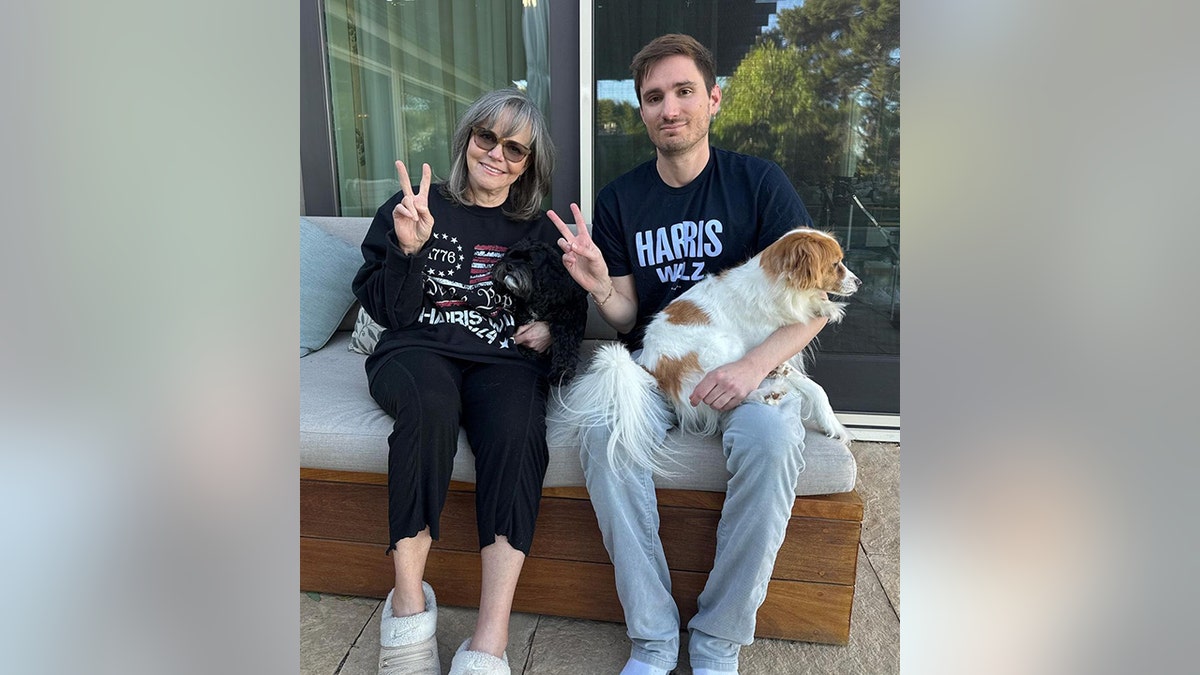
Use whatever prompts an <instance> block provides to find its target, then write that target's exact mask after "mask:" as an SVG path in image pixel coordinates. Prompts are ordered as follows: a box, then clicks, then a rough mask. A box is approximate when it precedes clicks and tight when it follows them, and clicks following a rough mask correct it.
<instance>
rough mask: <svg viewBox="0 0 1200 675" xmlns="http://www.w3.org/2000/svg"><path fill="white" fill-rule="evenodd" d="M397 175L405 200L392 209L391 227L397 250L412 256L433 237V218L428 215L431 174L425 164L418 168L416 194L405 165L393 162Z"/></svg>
mask: <svg viewBox="0 0 1200 675" xmlns="http://www.w3.org/2000/svg"><path fill="white" fill-rule="evenodd" d="M396 171H397V172H398V173H399V174H400V189H401V190H402V191H403V192H404V198H403V199H401V200H400V203H399V204H396V208H394V209H392V224H393V226H394V227H395V229H396V241H397V242H399V244H400V250H402V251H404V252H405V253H406V254H408V255H412V254H414V253H416V252H417V251H420V250H421V247H422V246H424V245H425V242H427V241H429V236H430V235H431V234H432V233H433V216H431V215H429V180H430V176H431V171H430V169H429V165H428V164H422V165H421V185H420V186H419V187H420V192H419V193H415V194H414V193H413V189H412V180H411V179H409V177H408V169H406V168H405V167H404V162H401V161H399V160H397V161H396Z"/></svg>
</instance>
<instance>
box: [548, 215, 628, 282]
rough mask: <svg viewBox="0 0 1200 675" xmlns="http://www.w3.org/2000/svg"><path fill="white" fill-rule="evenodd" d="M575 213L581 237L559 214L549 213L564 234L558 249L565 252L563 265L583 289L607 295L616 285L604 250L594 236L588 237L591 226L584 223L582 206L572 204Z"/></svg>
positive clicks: (577, 228) (576, 224) (559, 230)
mask: <svg viewBox="0 0 1200 675" xmlns="http://www.w3.org/2000/svg"><path fill="white" fill-rule="evenodd" d="M571 213H573V214H574V215H575V227H576V230H577V231H578V233H577V234H572V233H571V228H569V227H567V224H566V223H564V222H563V220H562V218H559V217H558V214H557V213H555V212H554V211H548V212H547V213H546V215H547V216H548V217H549V218H550V220H551V221H552V222H553V223H554V226H555V227H557V228H558V232H559V234H561V235H562V238H561V239H559V240H558V247H559V248H561V249H562V250H563V265H564V266H565V267H566V268H567V272H569V273H570V274H571V278H572V279H574V280H575V283H577V284H579V285H580V286H582V287H583V290H585V291H587V292H588V293H591V294H593V295H596V294H597V293H599V294H600V295H601V296H603V295H604V294H605V293H607V292H610V291H611V285H612V281H611V280H609V278H608V265H607V264H605V262H604V256H603V255H601V254H600V249H599V248H597V247H596V244H595V242H593V241H592V236H591V235H590V234H588V229H587V224H586V223H584V222H583V213H582V212H581V211H580V210H579V205H578V204H571Z"/></svg>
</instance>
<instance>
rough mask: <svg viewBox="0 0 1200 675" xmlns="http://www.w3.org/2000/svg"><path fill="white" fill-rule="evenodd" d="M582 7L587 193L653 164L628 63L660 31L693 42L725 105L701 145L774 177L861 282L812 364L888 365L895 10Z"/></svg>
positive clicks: (896, 129)
mask: <svg viewBox="0 0 1200 675" xmlns="http://www.w3.org/2000/svg"><path fill="white" fill-rule="evenodd" d="M593 9H594V15H593V16H594V41H593V44H594V47H593V58H594V70H593V72H594V77H595V99H594V100H595V102H596V103H595V109H594V111H593V113H594V120H595V146H594V147H595V156H594V162H593V170H594V174H593V175H594V177H595V182H594V191H595V192H599V189H600V188H601V187H603V186H604V185H605V184H607V183H608V182H609V181H611V180H612V179H613V178H615V177H616V176H618V175H620V174H621V173H623V172H625V171H627V170H629V169H631V168H633V167H634V166H636V165H637V164H639V163H641V162H643V161H646V160H647V159H650V158H652V157H653V156H654V148H653V146H652V145H651V144H650V141H649V139H648V137H647V135H646V130H645V127H644V126H643V124H642V121H641V117H640V115H639V111H638V102H637V97H636V95H635V93H634V88H633V80H632V75H631V73H630V72H629V63H630V61H632V60H633V56H634V54H636V53H637V51H638V50H639V49H640V48H641V47H642V46H643V45H645V44H646V43H647V42H649V41H650V40H651V39H653V38H654V37H656V36H658V35H661V34H664V33H672V32H679V33H686V34H689V35H692V36H693V37H695V38H696V39H698V40H699V41H700V42H702V43H704V45H705V46H707V47H708V48H709V49H710V50H712V51H713V55H714V57H715V58H716V62H717V69H718V72H717V82H718V84H719V85H720V86H721V90H722V93H723V99H722V102H721V111H720V113H719V114H718V115H717V117H716V119H715V120H714V121H713V125H712V127H711V139H712V143H713V144H714V145H716V146H718V147H723V148H726V149H729V150H735V151H738V152H743V153H746V154H749V155H755V156H758V157H763V158H766V159H770V160H772V161H774V162H775V163H777V164H778V165H779V166H780V167H782V168H783V170H784V172H785V173H786V174H787V175H788V176H789V177H790V178H791V180H792V183H793V185H794V186H795V187H796V190H797V192H799V193H800V196H801V197H802V198H803V199H804V203H805V205H806V206H807V207H808V210H809V213H810V214H811V215H812V217H813V220H814V222H815V224H816V226H817V227H818V228H819V229H822V230H826V231H829V232H832V233H834V234H835V235H836V236H837V237H838V239H839V240H840V241H841V242H842V244H843V246H844V247H845V249H846V261H847V265H848V266H849V267H850V268H851V269H852V270H853V271H854V272H855V274H857V275H858V276H859V277H860V278H861V279H862V280H863V282H864V285H863V288H862V290H860V291H859V292H858V293H857V294H855V295H854V296H852V297H851V298H850V301H849V302H850V306H849V307H848V308H847V313H846V318H845V319H844V321H843V323H842V324H841V325H837V326H830V327H828V328H826V329H825V330H823V331H822V333H821V336H820V349H819V353H820V356H819V357H818V361H819V362H828V361H829V355H833V354H845V355H874V356H884V357H889V356H893V357H894V356H898V355H899V353H900V248H899V240H900V9H899V2H898V1H897V0H862V1H855V0H808V1H807V2H805V1H804V0H790V1H789V0H782V1H780V2H764V1H763V0H717V1H716V2H697V1H691V0H599V1H597V2H595V3H594V4H593ZM595 192H594V193H595ZM594 193H593V194H594ZM895 361H898V360H895ZM897 367H898V366H897ZM831 379H832V378H831ZM866 386H871V385H870V384H867V385H866ZM827 388H830V387H828V386H827ZM830 395H831V397H833V398H837V396H838V395H839V394H836V392H835V391H834V388H830ZM851 398H853V397H851ZM889 399H894V403H887V404H879V403H878V399H877V398H872V397H867V400H870V401H871V402H868V403H863V404H853V403H849V402H847V403H844V404H843V405H842V406H840V407H839V410H845V409H852V410H872V411H875V412H898V410H899V407H898V406H899V400H898V399H899V393H898V391H897V392H896V394H895V396H890V395H889ZM848 400H849V399H845V398H843V401H848ZM837 404H838V402H837V401H836V400H835V405H837ZM889 408H890V409H891V410H886V409H889Z"/></svg>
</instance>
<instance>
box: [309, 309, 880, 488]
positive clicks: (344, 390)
mask: <svg viewBox="0 0 1200 675" xmlns="http://www.w3.org/2000/svg"><path fill="white" fill-rule="evenodd" d="M349 341H350V333H348V332H345V331H342V332H338V333H335V334H334V336H333V338H332V339H331V340H330V341H329V344H327V345H325V347H324V348H323V349H320V350H318V351H316V352H313V353H312V354H309V355H308V356H306V357H305V358H303V359H300V466H302V467H305V468H311V469H334V470H341V471H367V472H372V473H387V454H388V451H387V437H388V434H390V433H391V431H392V418H391V416H389V415H388V414H387V413H385V412H383V411H382V410H380V409H379V406H378V405H376V403H375V401H374V399H372V398H371V394H370V392H369V391H368V390H367V375H366V372H365V371H364V369H363V361H365V360H366V357H365V356H362V355H361V354H356V353H354V352H351V351H349V350H348V349H347V348H346V347H347V344H348V343H349ZM588 347H589V348H590V347H594V345H591V344H589V345H588ZM549 435H550V437H551V438H553V437H554V434H553V432H552V433H550V434H549ZM668 442H669V443H671V444H673V445H674V446H675V447H676V449H677V450H678V452H681V453H687V454H686V456H687V457H689V458H690V459H689V461H688V463H687V464H688V465H687V467H686V469H685V470H681V472H680V473H679V474H678V475H675V476H672V477H669V478H662V477H660V478H657V479H656V483H657V484H658V486H659V487H666V488H677V489H687V490H708V491H713V492H724V491H725V484H726V482H727V481H728V480H729V472H728V471H726V469H725V458H724V454H723V453H722V451H721V442H720V438H719V437H716V436H694V435H691V434H684V433H681V432H679V431H678V430H674V431H672V432H671V435H670V436H669V438H668ZM804 442H805V446H804V464H805V468H804V471H803V472H802V473H801V474H800V480H799V481H798V482H797V484H796V494H797V495H819V494H833V493H837V492H849V491H850V490H853V489H854V481H855V477H856V471H857V467H856V466H855V463H854V456H853V455H851V454H850V451H849V450H847V449H846V448H845V447H844V446H843V445H842V444H840V443H838V442H837V441H834V440H832V439H830V438H827V437H826V436H824V435H822V434H821V433H820V432H817V431H812V430H809V431H808V433H807V434H806V435H805V441H804ZM453 478H454V480H459V481H465V482H468V483H474V482H475V467H474V455H473V454H472V453H471V449H470V446H469V445H468V444H467V440H466V435H465V434H462V433H460V434H459V438H458V453H457V455H456V456H455V458H454V474H453ZM583 484H584V482H583V469H582V467H581V466H580V463H579V448H578V447H575V446H566V445H551V446H550V465H549V467H548V468H547V470H546V480H545V483H544V485H545V487H573V486H582V485H583Z"/></svg>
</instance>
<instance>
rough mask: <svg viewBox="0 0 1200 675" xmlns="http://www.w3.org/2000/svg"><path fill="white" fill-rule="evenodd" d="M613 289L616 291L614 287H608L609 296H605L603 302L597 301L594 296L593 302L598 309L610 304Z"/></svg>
mask: <svg viewBox="0 0 1200 675" xmlns="http://www.w3.org/2000/svg"><path fill="white" fill-rule="evenodd" d="M613 289H614V287H613V286H609V287H608V295H606V296H604V299H603V300H597V299H596V296H595V294H593V295H592V301H593V302H595V303H596V307H597V308H599V307H603V306H604V303H606V302H608V300H609V298H611V297H612V294H613Z"/></svg>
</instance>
